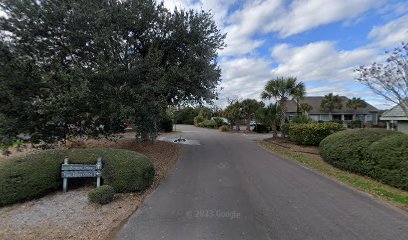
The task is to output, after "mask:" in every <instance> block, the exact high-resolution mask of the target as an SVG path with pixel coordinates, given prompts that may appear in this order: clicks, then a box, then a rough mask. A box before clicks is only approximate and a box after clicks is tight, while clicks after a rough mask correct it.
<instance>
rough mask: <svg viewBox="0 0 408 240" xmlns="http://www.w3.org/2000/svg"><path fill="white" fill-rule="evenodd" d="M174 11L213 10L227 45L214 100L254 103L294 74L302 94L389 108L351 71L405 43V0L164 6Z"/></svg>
mask: <svg viewBox="0 0 408 240" xmlns="http://www.w3.org/2000/svg"><path fill="white" fill-rule="evenodd" d="M164 4H165V6H166V7H167V8H168V9H170V10H172V9H174V8H175V7H177V8H179V9H191V8H192V9H197V10H201V9H202V10H206V11H211V12H212V14H213V16H214V20H215V21H216V23H217V25H218V27H219V28H220V30H221V31H222V32H223V33H226V34H227V37H226V39H225V41H226V44H227V47H225V48H224V49H222V50H220V51H219V58H218V63H219V65H220V67H221V70H222V82H221V84H220V91H219V100H218V101H217V102H216V104H218V105H221V106H223V105H224V106H225V104H226V100H227V99H228V98H236V97H238V98H254V99H258V100H260V94H261V92H262V90H263V88H264V86H265V84H266V82H267V81H268V80H270V79H273V78H275V77H278V76H294V77H297V79H298V80H300V81H303V82H304V83H305V85H306V90H307V95H309V96H323V95H325V94H328V93H334V94H339V95H344V96H347V97H350V98H351V97H361V98H363V99H364V100H366V101H367V102H369V103H370V104H373V105H374V106H376V107H377V108H379V109H387V108H389V107H390V106H392V104H391V103H389V102H387V101H385V100H384V99H383V98H382V97H380V96H377V95H375V94H374V93H372V92H371V90H370V89H368V88H367V87H365V86H364V85H362V84H360V83H358V82H357V81H356V80H355V73H354V72H353V69H355V68H356V67H358V66H360V65H369V64H371V63H373V62H381V61H383V60H384V59H385V57H386V54H385V52H386V51H387V50H392V49H393V48H395V47H398V46H400V44H401V42H407V41H408V1H407V0H389V1H387V0H294V1H284V0H247V1H245V0H164Z"/></svg>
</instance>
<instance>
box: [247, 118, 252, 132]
mask: <svg viewBox="0 0 408 240" xmlns="http://www.w3.org/2000/svg"><path fill="white" fill-rule="evenodd" d="M246 130H247V131H251V117H248V118H247V126H246Z"/></svg>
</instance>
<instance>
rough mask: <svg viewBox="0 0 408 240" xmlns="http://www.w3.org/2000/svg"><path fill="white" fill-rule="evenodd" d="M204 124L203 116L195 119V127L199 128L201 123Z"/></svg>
mask: <svg viewBox="0 0 408 240" xmlns="http://www.w3.org/2000/svg"><path fill="white" fill-rule="evenodd" d="M202 122H204V117H203V116H201V115H198V116H196V117H195V118H194V125H195V126H197V127H198V125H199V124H200V123H202Z"/></svg>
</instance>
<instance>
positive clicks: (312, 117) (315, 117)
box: [309, 115, 319, 122]
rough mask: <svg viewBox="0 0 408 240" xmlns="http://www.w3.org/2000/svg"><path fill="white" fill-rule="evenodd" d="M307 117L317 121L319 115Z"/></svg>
mask: <svg viewBox="0 0 408 240" xmlns="http://www.w3.org/2000/svg"><path fill="white" fill-rule="evenodd" d="M309 117H310V118H311V119H312V120H313V121H316V122H317V121H319V115H309Z"/></svg>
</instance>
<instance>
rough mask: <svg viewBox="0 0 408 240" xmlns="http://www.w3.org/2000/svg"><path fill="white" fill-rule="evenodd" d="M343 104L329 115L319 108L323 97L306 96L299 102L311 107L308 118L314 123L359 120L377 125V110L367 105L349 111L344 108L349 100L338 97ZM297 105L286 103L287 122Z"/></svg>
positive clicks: (293, 102) (294, 114)
mask: <svg viewBox="0 0 408 240" xmlns="http://www.w3.org/2000/svg"><path fill="white" fill-rule="evenodd" d="M340 98H341V100H342V103H343V107H342V108H341V109H334V110H333V111H332V112H331V113H329V112H328V111H327V110H324V109H322V108H321V107H320V104H321V103H322V100H323V99H324V97H322V96H307V97H304V98H303V99H302V100H301V102H305V103H307V104H309V105H310V106H312V110H311V111H310V112H308V116H309V117H310V118H311V119H313V120H314V121H316V122H317V121H323V122H327V121H333V120H342V121H343V122H351V121H353V120H361V121H362V122H364V123H370V124H372V125H377V124H378V109H377V108H375V107H374V106H372V105H370V104H368V103H367V106H366V107H364V108H359V109H356V110H354V109H351V108H348V107H346V103H347V101H348V100H349V98H347V97H345V96H341V97H340ZM296 109H297V104H296V101H295V100H290V101H288V102H287V109H286V116H287V117H288V120H289V121H291V119H292V118H293V117H294V116H296V115H297V113H296Z"/></svg>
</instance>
